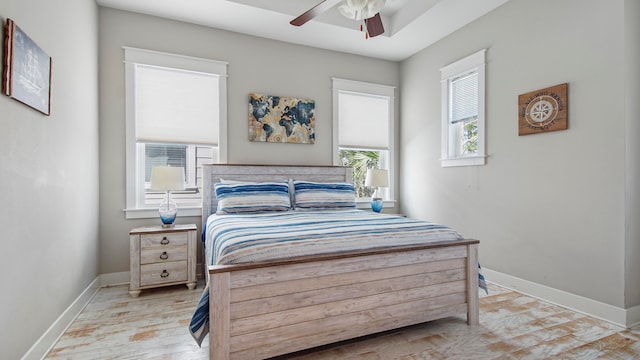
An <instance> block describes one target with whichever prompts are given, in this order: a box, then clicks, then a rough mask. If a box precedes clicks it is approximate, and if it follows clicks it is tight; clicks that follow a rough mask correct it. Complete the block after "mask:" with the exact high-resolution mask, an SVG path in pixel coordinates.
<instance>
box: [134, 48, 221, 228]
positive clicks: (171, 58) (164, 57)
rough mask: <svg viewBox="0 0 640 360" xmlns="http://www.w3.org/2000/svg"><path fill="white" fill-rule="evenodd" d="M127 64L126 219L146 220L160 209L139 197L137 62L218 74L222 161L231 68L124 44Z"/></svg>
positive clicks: (186, 212)
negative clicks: (141, 204)
mask: <svg viewBox="0 0 640 360" xmlns="http://www.w3.org/2000/svg"><path fill="white" fill-rule="evenodd" d="M122 48H123V50H124V65H125V148H126V150H125V154H126V165H125V181H126V189H125V193H126V195H125V197H126V200H125V209H124V211H125V218H126V219H142V218H155V217H157V216H158V213H157V210H156V208H154V207H151V206H140V205H139V204H138V198H137V190H136V189H137V187H138V184H137V178H138V176H139V174H138V171H139V169H138V168H137V164H136V154H137V152H138V147H137V144H136V134H135V131H136V130H135V129H136V124H135V101H134V94H135V92H134V89H135V66H136V64H145V65H153V66H160V67H167V68H175V69H181V70H190V71H197V72H203V73H209V74H214V75H216V76H217V77H218V94H219V104H220V108H219V113H220V115H219V116H220V118H219V130H218V131H219V133H218V136H219V138H218V161H219V162H221V163H225V162H227V144H228V141H227V67H228V63H227V62H223V61H217V60H210V59H204V58H198V57H193V56H185V55H178V54H170V53H165V52H159V51H154V50H146V49H139V48H133V47H128V46H123V47H122ZM201 213H202V207H201V206H200V207H196V206H193V205H192V206H185V207H181V208H180V213H179V216H200V215H201Z"/></svg>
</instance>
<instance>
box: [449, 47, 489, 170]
mask: <svg viewBox="0 0 640 360" xmlns="http://www.w3.org/2000/svg"><path fill="white" fill-rule="evenodd" d="M484 56H485V50H481V51H479V52H477V53H475V54H472V55H470V56H467V57H466V58H464V59H461V60H458V61H456V62H455V63H452V64H450V65H447V66H446V67H444V68H442V69H440V71H441V76H442V78H441V82H442V158H441V164H442V166H443V167H447V166H468V165H484V164H485V150H484V149H485V142H484V138H485V136H484V98H485V97H484V81H485V80H484V77H485V70H484V67H485V62H484Z"/></svg>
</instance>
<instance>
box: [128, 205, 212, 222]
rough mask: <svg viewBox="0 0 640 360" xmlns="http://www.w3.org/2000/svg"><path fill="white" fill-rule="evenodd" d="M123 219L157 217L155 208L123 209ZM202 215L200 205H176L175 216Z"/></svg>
mask: <svg viewBox="0 0 640 360" xmlns="http://www.w3.org/2000/svg"><path fill="white" fill-rule="evenodd" d="M124 213H125V219H127V220H128V219H155V218H158V217H159V215H158V209H157V208H146V209H124ZM186 216H202V208H201V207H193V206H191V207H178V215H177V217H186Z"/></svg>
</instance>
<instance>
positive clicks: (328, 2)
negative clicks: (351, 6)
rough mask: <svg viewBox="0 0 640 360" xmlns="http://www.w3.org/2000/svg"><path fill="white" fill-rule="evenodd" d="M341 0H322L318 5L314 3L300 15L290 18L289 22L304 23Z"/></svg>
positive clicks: (296, 24) (298, 24) (293, 23)
mask: <svg viewBox="0 0 640 360" xmlns="http://www.w3.org/2000/svg"><path fill="white" fill-rule="evenodd" d="M341 1H343V0H324V1H323V2H321V3H319V4H318V5H316V6H314V7H312V8H311V9H309V10H307V11H306V12H305V13H303V14H302V15H300V16H298V17H297V18H295V19H293V20H291V22H289V24H291V25H295V26H300V25H304V24H305V23H306V22H307V21H309V20H311V19H313V18H314V17H316V16H318V15H320V14H322V13H323V12H325V11H327V10H329V9H331V8H332V7H334V6H336V5H338V4H339V3H340V2H341Z"/></svg>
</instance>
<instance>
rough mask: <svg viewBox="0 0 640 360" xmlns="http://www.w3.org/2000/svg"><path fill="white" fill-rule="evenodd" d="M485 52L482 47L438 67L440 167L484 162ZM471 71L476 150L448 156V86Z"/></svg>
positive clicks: (475, 164) (474, 164)
mask: <svg viewBox="0 0 640 360" xmlns="http://www.w3.org/2000/svg"><path fill="white" fill-rule="evenodd" d="M485 53H486V49H482V50H480V51H478V52H476V53H473V54H471V55H469V56H467V57H465V58H462V59H460V60H458V61H456V62H454V63H451V64H449V65H447V66H445V67H443V68H441V69H440V74H441V81H440V82H441V89H442V104H441V106H442V142H441V145H442V152H441V154H442V155H441V158H440V164H441V166H442V167H453V166H477V165H485V164H486V157H487V155H486V151H485V149H486V143H485V135H486V131H485V99H486V98H485V66H486V64H485ZM471 72H477V73H478V120H477V121H478V152H477V154H474V155H466V156H458V157H450V155H449V141H450V138H449V135H450V134H449V129H450V124H449V94H450V92H449V87H450V84H451V81H452V80H454V79H456V78H458V77H459V76H461V75H464V74H468V73H471Z"/></svg>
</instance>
